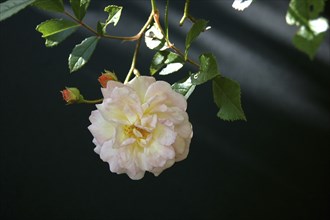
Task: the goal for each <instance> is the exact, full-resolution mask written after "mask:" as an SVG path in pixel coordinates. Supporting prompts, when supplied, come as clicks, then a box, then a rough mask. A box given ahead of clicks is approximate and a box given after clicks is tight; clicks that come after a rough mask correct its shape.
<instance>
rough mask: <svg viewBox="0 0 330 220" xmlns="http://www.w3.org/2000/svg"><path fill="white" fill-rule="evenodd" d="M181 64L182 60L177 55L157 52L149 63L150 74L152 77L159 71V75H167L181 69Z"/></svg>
mask: <svg viewBox="0 0 330 220" xmlns="http://www.w3.org/2000/svg"><path fill="white" fill-rule="evenodd" d="M183 64H184V60H183V59H182V58H181V56H179V55H178V54H176V53H173V52H169V51H159V52H157V53H156V54H155V55H154V57H153V59H152V61H151V66H150V74H151V75H154V74H155V73H156V72H158V71H160V70H161V71H160V72H159V74H160V75H168V74H170V73H173V72H176V71H178V70H179V69H181V68H182V66H183Z"/></svg>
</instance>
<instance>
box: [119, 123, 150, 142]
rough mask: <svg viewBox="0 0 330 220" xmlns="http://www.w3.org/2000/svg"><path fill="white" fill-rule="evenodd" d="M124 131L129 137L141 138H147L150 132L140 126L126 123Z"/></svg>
mask: <svg viewBox="0 0 330 220" xmlns="http://www.w3.org/2000/svg"><path fill="white" fill-rule="evenodd" d="M124 132H125V135H126V136H127V137H130V138H135V139H137V140H139V139H146V138H147V137H148V136H149V134H150V132H148V131H146V130H144V129H143V128H139V127H137V126H135V125H126V126H125V127H124Z"/></svg>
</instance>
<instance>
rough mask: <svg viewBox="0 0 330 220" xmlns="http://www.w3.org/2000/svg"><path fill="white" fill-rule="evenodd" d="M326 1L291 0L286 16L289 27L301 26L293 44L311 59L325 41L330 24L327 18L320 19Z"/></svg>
mask: <svg viewBox="0 0 330 220" xmlns="http://www.w3.org/2000/svg"><path fill="white" fill-rule="evenodd" d="M324 6H325V2H324V0H309V1H302V0H291V2H290V4H289V9H288V12H287V14H286V21H287V23H288V24H289V25H297V26H299V30H298V32H297V33H296V35H295V36H294V38H293V44H294V45H295V46H296V48H298V49H299V50H301V51H303V52H305V53H306V54H307V55H308V56H309V57H310V58H311V59H313V57H314V56H315V54H316V52H317V49H318V48H319V46H320V45H321V43H322V42H323V40H324V35H325V32H326V31H327V30H328V27H329V24H328V21H327V20H326V19H325V18H322V17H318V16H319V14H320V13H321V12H323V10H324Z"/></svg>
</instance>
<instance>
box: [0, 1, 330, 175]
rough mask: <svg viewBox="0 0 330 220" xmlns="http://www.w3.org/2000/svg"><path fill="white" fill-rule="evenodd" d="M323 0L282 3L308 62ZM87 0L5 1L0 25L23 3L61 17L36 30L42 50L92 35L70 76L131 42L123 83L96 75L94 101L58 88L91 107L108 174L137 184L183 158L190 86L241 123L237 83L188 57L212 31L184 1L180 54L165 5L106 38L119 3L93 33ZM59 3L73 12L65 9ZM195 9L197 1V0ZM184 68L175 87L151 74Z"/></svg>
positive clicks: (203, 58)
mask: <svg viewBox="0 0 330 220" xmlns="http://www.w3.org/2000/svg"><path fill="white" fill-rule="evenodd" d="M325 1H326V0H291V1H290V3H289V5H288V11H287V14H286V21H287V23H288V24H289V25H296V26H297V27H298V31H297V33H296V34H295V36H294V37H293V44H294V46H295V47H296V48H297V49H298V50H300V51H302V52H304V53H306V54H307V55H308V56H309V57H310V58H311V59H313V58H314V56H315V54H316V53H317V50H318V48H319V46H320V45H321V43H322V41H323V40H324V37H325V34H326V31H327V30H328V29H329V27H328V21H327V19H326V18H324V17H322V16H321V15H322V12H323V10H324V8H325ZM110 2H111V1H110ZM149 2H150V3H149ZM158 2H165V3H166V7H165V11H164V12H163V13H161V12H160V11H159V10H158V8H157V4H156V3H158ZM92 3H93V1H91V0H68V1H63V0H7V1H5V2H3V3H0V21H3V20H5V19H7V18H9V17H11V16H12V15H14V14H16V13H17V12H19V11H21V10H22V9H24V8H26V7H27V6H32V7H34V8H37V9H38V10H45V11H51V12H53V13H54V12H55V13H58V15H60V16H58V17H60V18H54V19H49V20H47V21H44V22H42V23H41V24H39V25H37V27H36V30H37V31H38V32H40V33H41V34H42V38H44V39H45V46H46V47H55V46H57V45H59V44H60V43H61V42H63V41H64V40H65V39H66V38H68V37H69V36H70V35H71V34H73V33H74V32H75V31H77V30H78V29H79V28H83V29H86V30H87V31H89V33H90V34H91V35H89V36H87V37H86V38H85V39H83V40H82V41H81V43H79V44H77V45H75V46H74V48H73V49H72V52H71V53H70V55H69V58H68V67H69V71H70V72H76V71H79V70H80V69H81V68H83V67H84V66H85V65H86V64H87V63H88V61H89V59H90V58H91V56H92V55H93V53H94V51H95V49H96V46H97V44H98V42H99V40H100V39H101V38H104V39H108V40H112V41H117V42H120V41H129V42H134V43H135V50H134V55H133V57H132V63H131V67H130V68H129V70H128V72H127V74H126V77H125V80H123V81H120V79H121V77H120V76H117V75H116V74H115V73H114V72H111V71H108V70H106V71H105V72H104V73H102V74H101V75H100V76H99V77H98V79H97V80H98V81H99V83H100V87H101V91H102V94H103V97H101V98H100V99H96V100H89V99H85V98H84V96H83V95H82V94H81V93H80V91H79V89H78V88H76V87H66V89H64V90H62V91H61V93H62V96H63V99H64V100H65V101H66V103H67V104H81V103H86V104H96V110H94V111H92V113H91V115H90V118H89V119H90V122H91V125H90V126H89V127H88V129H89V130H90V132H91V133H92V135H93V136H94V139H93V142H94V144H95V145H96V147H95V149H94V150H95V152H96V153H97V154H99V155H100V158H101V159H102V160H103V161H105V162H107V163H108V164H109V166H110V170H111V172H114V173H118V174H121V173H126V174H127V175H128V176H129V177H130V178H131V179H134V180H137V179H141V178H143V176H144V174H145V172H146V171H148V172H151V173H153V174H154V175H155V176H158V175H159V174H160V173H161V172H162V171H164V170H165V169H167V168H169V167H171V166H172V165H173V164H174V163H175V162H177V161H181V160H183V159H185V158H186V157H187V155H188V152H189V145H190V142H191V138H192V136H193V131H192V125H191V123H190V122H189V117H188V114H187V112H186V109H187V100H188V98H189V96H190V95H191V94H192V93H193V92H194V89H195V87H196V86H199V85H201V84H204V83H206V82H208V81H212V91H213V99H214V102H215V104H216V106H217V107H218V108H219V111H218V113H217V116H218V117H219V118H220V119H223V120H226V121H235V120H246V116H245V113H244V111H243V108H242V105H241V89H240V85H239V83H237V82H235V81H233V80H232V79H229V78H228V77H226V76H225V75H223V74H222V73H220V70H219V68H218V64H217V59H216V57H215V56H214V55H213V54H212V53H204V52H203V53H201V54H200V56H199V59H198V61H196V60H193V59H191V57H190V56H189V50H190V48H191V46H192V44H193V42H195V41H196V40H198V39H197V38H198V37H199V35H200V34H202V33H203V32H206V31H207V30H209V29H210V26H209V21H207V20H204V19H196V18H195V17H194V16H193V15H192V14H191V13H190V10H189V8H190V3H191V1H190V0H186V1H185V4H184V7H183V16H182V18H181V20H180V21H178V25H180V26H182V25H183V24H184V23H185V22H186V21H187V20H189V21H190V22H191V27H190V29H189V31H188V32H187V33H186V38H185V45H184V48H183V49H180V48H177V47H176V46H174V45H175V44H174V43H173V42H171V41H170V38H169V35H170V33H169V22H168V15H169V10H170V0H166V1H160V0H150V1H149V0H148V1H147V0H146V1H141V4H150V6H151V7H150V8H151V10H150V15H149V17H148V18H146V22H145V24H144V25H143V26H142V27H141V29H140V31H139V32H138V33H137V34H136V35H133V36H114V35H110V34H108V33H107V29H108V27H109V26H113V27H115V26H117V24H118V22H119V21H120V18H121V14H122V11H123V7H122V6H119V5H109V6H107V7H105V8H104V12H102V13H106V14H107V19H105V20H102V21H98V22H97V24H95V28H92V27H90V26H89V25H87V24H86V23H84V21H83V20H84V17H85V15H86V14H87V13H88V8H89V5H90V4H92ZM252 3H253V0H234V1H233V2H232V7H233V8H234V9H236V10H239V11H244V10H246V9H247V8H248V7H249V6H250V5H253V4H252ZM65 4H67V6H70V7H71V8H70V7H64V5H65ZM195 4H200V1H199V2H198V1H196V2H195ZM203 4H207V1H206V2H203ZM256 4H258V3H256ZM69 8H70V9H69ZM61 16H62V17H61ZM161 17H163V20H161V19H160V18H161ZM211 31H212V30H211ZM143 41H144V43H145V44H146V46H147V47H148V48H149V49H150V50H152V51H154V56H153V58H152V60H151V62H150V68H149V70H150V72H149V73H145V74H143V75H141V74H140V72H139V70H138V69H137V68H136V64H137V62H138V54H139V50H140V45H141V43H142V42H143ZM184 65H189V66H190V67H191V71H189V73H186V75H185V76H184V77H183V78H182V79H181V80H179V81H178V82H175V83H174V84H172V85H170V84H169V83H168V82H166V81H159V80H157V79H156V77H157V75H168V74H174V73H176V72H178V71H180V70H181V69H182V67H183V66H184ZM113 68H114V69H115V67H113ZM147 75H149V76H147ZM150 75H151V76H150Z"/></svg>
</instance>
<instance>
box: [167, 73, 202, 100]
mask: <svg viewBox="0 0 330 220" xmlns="http://www.w3.org/2000/svg"><path fill="white" fill-rule="evenodd" d="M195 87H196V85H193V84H192V83H191V79H190V77H188V78H186V79H184V80H182V81H180V82H176V83H174V84H173V85H172V89H173V90H174V91H176V92H177V93H180V94H181V95H183V96H184V97H185V98H186V99H188V98H189V96H190V95H191V94H192V93H193V91H194V90H195Z"/></svg>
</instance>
